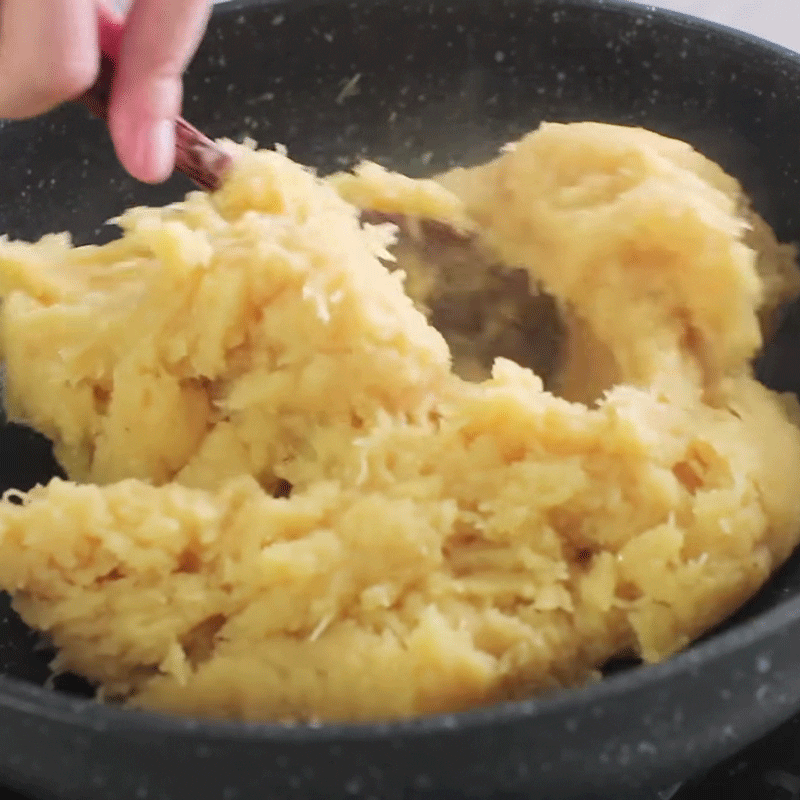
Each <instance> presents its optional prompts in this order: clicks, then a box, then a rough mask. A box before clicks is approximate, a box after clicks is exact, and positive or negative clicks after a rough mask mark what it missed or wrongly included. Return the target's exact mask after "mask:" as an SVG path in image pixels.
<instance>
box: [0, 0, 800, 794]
mask: <svg viewBox="0 0 800 800" xmlns="http://www.w3.org/2000/svg"><path fill="white" fill-rule="evenodd" d="M346 85H349V87H350V91H348V92H342V89H343V88H344V87H345V86H346ZM799 104H800V58H798V57H797V56H795V55H792V54H791V53H789V52H787V51H784V50H781V49H779V48H776V47H773V46H770V45H768V44H766V43H764V42H761V41H758V40H755V39H752V38H748V37H746V36H743V35H740V34H736V33H734V32H732V31H728V30H725V29H722V28H718V27H714V26H711V25H707V24H704V23H700V22H698V21H697V20H693V19H689V18H686V17H682V16H678V15H674V14H670V13H666V12H656V11H654V10H653V9H648V8H645V7H641V6H635V5H630V4H627V3H615V2H601V1H600V0H594V1H593V0H491V2H489V1H488V0H487V1H486V2H483V1H482V0H459V2H457V3H455V2H454V3H453V4H452V5H447V4H446V3H444V2H440V3H435V4H432V3H429V2H423V1H422V0H408V2H406V3H405V4H401V3H400V2H391V1H390V0H369V1H368V0H355V2H345V0H278V2H233V3H227V4H223V5H222V6H220V7H219V8H217V10H216V11H215V13H214V15H213V18H212V20H211V24H210V29H209V33H208V36H207V38H206V40H205V42H204V44H203V46H202V48H201V50H200V53H199V55H198V56H197V58H196V60H195V62H194V64H193V66H192V67H191V69H190V71H189V75H188V77H187V84H186V104H185V114H186V117H187V118H188V119H190V120H191V121H193V122H194V123H196V124H197V125H198V126H200V127H201V128H202V129H204V130H205V131H207V132H208V133H209V134H210V135H212V136H219V135H230V136H233V137H239V136H241V135H244V134H247V135H250V136H253V137H254V138H256V139H258V140H259V141H260V142H261V143H262V144H263V145H265V146H271V145H273V144H274V143H276V142H279V143H282V144H285V145H287V146H288V148H289V150H290V152H291V154H292V155H293V156H294V157H295V158H296V159H297V160H299V161H303V162H306V163H308V164H311V165H314V166H315V167H318V168H320V169H322V170H332V169H335V168H341V167H343V166H345V165H347V164H349V163H350V162H351V161H352V159H353V158H354V157H365V156H366V157H369V158H372V159H375V160H377V161H379V162H380V163H383V164H386V165H389V166H395V167H399V168H402V169H403V170H405V171H407V172H409V173H411V174H416V175H419V174H423V173H425V172H431V171H434V170H437V169H441V168H444V167H448V166H450V165H452V164H456V163H458V164H470V163H474V162H476V161H479V160H482V159H486V158H488V157H490V156H492V155H493V154H494V153H495V151H496V148H497V146H498V145H500V144H502V143H504V142H505V141H507V140H509V139H513V138H515V137H517V136H519V135H521V134H522V133H524V132H526V131H528V130H530V129H532V128H534V127H535V126H536V125H537V124H538V123H539V122H540V121H542V120H560V121H568V120H582V119H599V120H604V121H608V122H614V123H621V124H629V125H644V126H647V127H649V128H652V129H654V130H657V131H660V132H662V133H665V134H668V135H672V136H678V137H680V138H683V139H686V140H688V141H690V142H692V143H693V144H694V145H695V146H696V147H698V148H699V149H700V150H701V151H702V152H704V153H705V154H707V155H708V156H710V157H711V158H713V159H715V160H717V161H718V162H720V163H721V164H722V165H723V167H725V169H727V170H728V171H730V172H732V173H733V174H735V175H736V176H738V177H739V178H740V180H742V182H743V183H744V185H745V187H746V189H747V190H748V191H749V192H750V194H751V195H752V197H753V198H754V201H755V205H756V207H757V209H758V210H759V211H760V213H761V214H763V215H764V216H765V217H766V219H767V220H768V221H769V222H770V223H771V224H772V225H773V226H774V227H775V228H776V229H777V232H778V234H779V236H780V237H781V239H783V240H793V239H800V112H799V111H798V109H799V108H800V105H799ZM0 164H2V167H3V177H2V183H0V229H2V231H5V232H7V233H9V234H10V235H11V236H13V237H26V238H31V237H36V236H38V235H41V234H43V233H45V232H47V231H52V230H71V231H73V233H74V234H75V238H76V239H77V240H78V241H81V242H85V241H98V240H101V239H103V238H109V237H110V236H113V235H114V232H113V230H112V229H109V228H107V227H103V225H102V223H103V221H104V220H105V219H107V218H109V217H111V216H112V215H114V214H116V213H118V212H120V211H121V210H123V209H124V208H125V207H127V206H130V205H132V204H135V203H163V202H165V201H169V200H174V199H176V198H177V197H178V196H180V195H181V194H182V193H183V192H184V191H185V190H186V189H188V188H189V185H188V182H184V179H181V178H175V179H173V180H172V181H171V182H169V183H168V184H166V185H164V186H160V187H145V186H141V185H137V184H136V183H135V182H133V181H132V180H130V179H128V178H127V177H125V176H124V174H123V173H122V171H121V169H120V168H119V167H118V166H117V164H116V163H115V160H114V157H113V154H112V150H111V147H110V145H109V143H108V138H107V134H106V132H105V131H104V129H103V127H102V125H101V124H100V123H98V122H96V121H93V120H90V119H89V118H88V117H87V115H86V114H85V113H83V112H82V111H81V110H80V109H75V108H64V109H61V110H59V111H57V112H55V113H53V114H52V115H50V116H49V117H48V118H46V119H40V120H36V121H32V122H26V123H21V124H6V125H2V123H0ZM798 320H800V313H798V312H796V311H792V312H790V313H789V314H788V315H787V318H786V321H785V323H784V325H783V327H782V329H781V331H780V332H779V334H778V336H777V338H776V340H775V342H774V343H773V345H772V346H771V347H770V348H768V351H767V352H766V354H765V355H764V357H763V358H762V360H761V363H760V364H759V371H760V376H761V377H762V379H763V380H764V381H765V382H767V383H768V384H770V385H772V386H776V387H780V388H785V389H792V390H797V389H800V368H799V367H800V358H798V357H797V348H796V346H795V344H794V343H795V342H797V341H800V339H799V338H798V337H800V323H798ZM43 391H46V389H45V388H44V387H43ZM57 471H58V466H57V465H56V464H55V463H54V461H53V459H52V454H51V452H50V449H49V446H48V445H47V443H46V442H45V441H44V440H42V439H40V438H39V437H37V436H36V435H34V434H33V433H31V432H30V431H27V430H25V429H23V428H20V427H17V426H14V425H8V424H6V425H3V426H2V428H0V488H2V489H6V488H8V487H11V486H15V487H18V488H22V489H26V488H28V487H29V486H31V485H33V484H34V483H36V482H37V481H42V480H47V479H48V478H49V477H50V476H51V475H53V474H55V473H56V472H57ZM796 478H797V480H798V486H799V488H800V475H798V476H796ZM0 620H3V621H2V623H0V670H2V672H3V673H4V674H3V675H2V677H0V780H2V781H3V782H6V783H9V784H13V785H14V786H15V787H18V788H22V789H23V790H24V791H26V792H28V793H29V794H32V795H36V796H40V797H42V798H56V797H60V798H82V800H100V799H101V798H105V799H107V798H115V799H119V800H147V798H158V799H159V800H190V798H191V800H205V799H206V798H219V800H237V798H243V799H244V800H251V799H252V798H268V799H269V800H281V798H329V799H330V800H339V799H342V800H343V799H344V798H349V799H350V800H353V799H354V798H363V799H364V800H367V798H385V799H386V800H391V799H392V798H398V799H399V798H404V799H406V798H433V797H436V798H457V797H459V798H460V797H464V798H478V797H496V798H509V799H510V798H522V797H537V798H548V800H555V799H557V798H564V799H566V798H581V800H591V799H592V798H603V797H608V798H615V800H621V799H622V798H626V797H635V796H636V795H637V793H638V792H640V791H641V790H643V789H644V788H646V787H654V786H655V787H658V786H666V785H669V784H671V783H674V782H676V781H678V780H681V779H683V778H686V777H688V776H689V775H690V774H691V773H694V772H696V771H698V770H701V769H704V768H706V767H708V766H710V765H711V764H713V763H715V762H718V761H720V760H721V759H723V758H724V757H726V756H728V755H730V754H732V753H734V752H736V751H737V750H739V749H741V748H742V747H744V746H746V745H747V744H749V743H751V742H752V741H755V740H756V739H757V738H759V737H760V736H761V735H763V734H764V733H765V732H767V731H768V730H769V729H771V728H773V727H775V726H777V725H778V724H779V723H781V722H782V721H784V720H785V719H787V718H788V717H790V716H791V715H792V714H793V713H794V711H795V710H796V708H797V707H798V706H800V557H795V558H793V559H792V560H791V561H790V562H789V563H788V564H787V565H786V566H785V567H784V568H783V569H782V570H781V571H780V573H779V574H777V575H776V576H775V577H774V579H773V580H772V581H771V582H770V583H769V585H768V586H767V587H766V588H765V590H764V591H763V592H762V593H761V594H760V595H759V596H758V597H757V598H755V599H754V600H753V601H752V602H751V603H749V604H748V605H747V607H746V608H744V609H742V610H741V611H740V613H738V614H737V615H736V617H735V619H733V620H731V621H730V622H729V623H728V624H727V625H725V626H723V627H722V628H720V629H719V630H717V631H714V632H713V633H712V634H710V635H709V636H708V637H706V638H705V639H704V641H702V642H701V643H699V644H697V645H695V646H693V647H691V648H690V649H688V650H687V651H685V652H683V653H682V654H680V655H678V656H677V657H675V658H673V659H672V660H670V661H669V662H667V663H664V664H661V665H657V666H652V667H647V668H642V667H636V668H631V669H619V668H618V669H617V670H616V671H615V672H614V674H612V675H609V677H607V679H606V680H605V681H603V682H601V683H599V684H597V685H594V686H591V687H588V688H584V689H580V690H576V691H569V692H562V693H559V694H554V695H552V696H548V697H542V698H539V699H535V700H531V701H528V702H517V703H509V704H505V705H499V706H494V707H491V708H486V709H482V710H479V711H474V712H470V713H463V714H456V715H450V716H437V717H429V718H422V719H415V720H411V721H405V722H396V723H387V724H370V725H363V724H362V725H321V726H311V725H297V726H286V725H278V724H260V725H251V724H247V725H245V724H234V723H222V722H207V721H198V720H186V719H175V718H168V717H164V716H159V715H156V714H148V713H141V712H132V711H127V710H124V709H120V708H114V707H105V706H101V705H99V704H97V703H95V702H93V701H92V700H90V699H87V697H86V696H85V694H86V693H85V691H83V689H82V687H81V685H80V682H79V681H77V680H72V681H70V680H68V679H67V680H62V681H61V682H60V684H58V685H59V686H60V688H59V689H58V690H55V691H54V690H52V689H48V688H43V687H42V686H41V685H40V684H42V683H43V682H44V680H45V678H46V677H47V668H46V660H47V655H48V654H47V653H43V652H42V651H41V649H40V648H39V647H38V646H37V645H36V640H35V637H34V636H33V635H32V634H31V633H30V632H29V631H27V630H26V629H25V627H24V626H23V625H22V624H21V623H20V621H19V620H18V619H17V618H16V617H15V616H14V615H13V613H11V612H10V611H9V610H8V606H7V604H6V605H4V606H3V607H2V610H0ZM617 666H618V667H619V666H620V665H617Z"/></svg>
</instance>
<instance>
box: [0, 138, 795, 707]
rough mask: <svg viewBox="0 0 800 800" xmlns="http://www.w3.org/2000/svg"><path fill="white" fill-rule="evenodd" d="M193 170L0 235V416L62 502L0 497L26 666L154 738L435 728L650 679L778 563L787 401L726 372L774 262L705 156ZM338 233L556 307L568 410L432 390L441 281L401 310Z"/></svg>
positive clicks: (780, 292) (739, 351) (562, 151)
mask: <svg viewBox="0 0 800 800" xmlns="http://www.w3.org/2000/svg"><path fill="white" fill-rule="evenodd" d="M226 147H228V148H229V149H230V150H231V151H232V152H233V154H234V155H235V159H236V162H237V167H236V168H235V170H234V171H233V173H232V174H231V176H230V177H229V179H228V180H227V182H226V183H225V185H224V186H223V187H222V189H221V190H220V191H219V192H217V193H216V194H214V195H204V194H200V193H194V194H191V195H189V196H188V197H187V198H186V200H185V201H184V202H182V203H178V204H175V205H172V206H169V207H166V208H162V209H133V210H131V211H129V212H127V213H126V214H125V215H123V217H122V218H121V219H120V220H119V223H120V225H121V227H122V229H123V236H122V238H121V239H119V240H117V241H115V242H113V243H110V244H107V245H103V246H101V247H80V248H74V247H72V246H71V245H70V242H69V239H68V237H66V236H50V237H45V238H44V239H43V240H41V241H40V242H38V243H35V244H25V243H19V242H7V241H5V242H3V243H2V244H0V292H2V295H3V298H4V299H3V304H2V308H1V309H0V341H1V342H2V356H3V358H4V360H5V363H6V386H5V391H6V397H5V402H6V407H7V409H8V411H9V413H10V415H11V416H12V417H14V418H16V419H19V420H23V421H25V422H27V423H29V424H31V425H33V426H34V427H36V428H37V429H39V430H40V431H42V432H44V433H45V434H46V435H48V436H49V437H51V438H52V440H53V441H54V444H55V447H56V453H57V455H58V457H59V459H60V461H61V463H62V464H64V466H65V467H66V469H67V471H68V473H69V475H70V479H71V480H70V481H62V480H58V479H56V480H53V481H52V482H51V483H50V484H49V485H47V486H43V487H37V488H36V489H34V490H32V491H31V492H29V493H27V494H24V495H21V494H19V493H13V494H12V495H11V496H8V497H7V498H6V499H5V501H4V502H3V503H2V504H0V586H2V587H4V588H5V589H7V590H8V591H10V592H12V593H13V595H14V603H15V607H16V609H17V610H18V611H19V613H20V614H21V615H22V617H23V619H24V620H25V621H26V622H27V623H28V624H29V625H31V626H32V627H34V628H36V629H38V630H41V631H43V632H46V633H47V634H48V635H49V636H50V638H51V639H52V641H53V642H54V643H55V644H56V645H57V647H58V648H59V654H58V657H57V662H56V668H57V669H70V670H74V671H77V672H80V673H82V674H84V675H86V676H87V677H89V678H90V679H91V680H93V681H96V682H97V683H98V684H99V685H100V686H101V693H102V695H103V696H104V697H106V698H114V699H119V700H122V701H124V702H125V703H127V704H129V705H131V706H137V707H146V708H152V709H160V710H164V711H168V712H173V713H178V714H192V715H200V716H211V717H227V718H236V719H248V720H262V719H320V718H321V719H336V720H365V719H390V718H396V717H405V716H410V715H417V714H425V713H432V712H437V711H457V710H460V709H465V708H469V707H474V706H476V705H481V704H486V703H490V702H494V701H497V700H500V699H505V698H514V697H522V696H529V695H532V694H535V693H539V692H544V691H548V690H552V689H556V688H559V687H565V686H572V685H576V684H580V683H582V682H585V681H587V680H592V679H594V678H595V677H596V676H597V669H598V667H599V666H600V665H601V664H602V663H603V662H604V661H605V660H607V659H608V658H609V657H612V656H614V655H616V654H619V653H622V652H633V653H637V654H640V655H641V656H642V657H643V658H644V659H646V660H648V661H657V660H659V659H663V658H665V657H667V656H669V655H670V654H672V653H674V652H675V651H676V650H678V649H679V648H681V647H683V646H685V645H686V644H687V643H689V642H690V641H691V640H692V639H693V638H695V637H696V636H697V635H699V634H700V633H702V632H703V631H705V630H707V629H708V628H709V627H710V626H712V625H714V624H715V623H717V622H719V621H720V620H722V619H723V618H725V617H726V616H727V615H728V614H730V613H731V612H732V611H733V610H734V609H736V608H737V607H738V606H739V605H740V604H741V603H742V602H743V601H744V600H746V599H747V598H748V597H750V596H751V595H752V594H753V593H754V592H755V591H756V590H757V589H758V588H759V587H760V586H761V585H762V584H763V582H764V581H765V580H766V579H767V577H768V576H769V575H770V573H771V572H772V571H773V570H774V569H775V568H776V566H777V565H779V564H780V563H781V562H783V561H784V560H785V559H786V558H787V557H788V555H789V554H790V552H791V551H792V549H793V548H794V546H795V545H796V544H797V542H798V540H799V539H800V492H798V491H797V478H798V476H800V429H799V428H798V421H799V420H800V411H798V407H797V403H796V402H795V400H794V398H789V397H783V396H779V395H777V394H775V393H772V392H770V391H768V390H767V389H765V388H764V387H762V386H761V385H760V384H758V383H757V382H756V381H755V380H754V379H753V378H752V376H751V372H750V368H749V362H750V359H751V358H752V357H753V356H754V354H755V353H756V352H757V350H758V348H759V347H760V344H761V335H762V334H761V328H762V327H764V328H766V327H767V326H768V324H769V320H771V319H772V316H773V312H774V311H775V308H776V307H777V305H778V304H779V303H780V302H781V301H783V300H785V299H788V298H791V297H792V296H793V295H794V294H795V293H796V291H797V285H796V279H795V278H794V273H793V272H792V271H791V270H790V269H789V268H788V267H787V265H788V264H790V263H791V262H792V261H793V257H794V253H793V250H791V249H790V248H786V247H785V246H782V245H779V244H778V243H777V242H776V241H775V239H774V236H773V235H772V232H771V231H770V230H769V229H768V227H767V226H766V225H765V224H763V223H761V222H760V221H758V224H757V225H755V226H753V225H749V224H748V218H749V219H756V218H754V217H753V216H752V214H751V212H749V211H747V210H746V203H745V201H744V198H743V196H742V193H741V189H740V188H739V186H738V184H736V182H735V181H734V180H733V179H731V178H729V177H728V176H726V175H724V173H722V172H721V170H719V169H718V168H717V167H716V166H714V165H713V164H711V163H710V162H708V161H707V160H706V159H704V158H703V157H702V156H700V155H699V154H697V153H695V152H694V151H693V150H691V148H689V147H688V146H687V145H684V144H681V143H679V142H674V141H671V140H667V139H664V138H662V137H660V136H657V135H656V134H652V133H649V132H647V131H642V130H635V129H622V128H614V127H611V126H605V125H597V124H590V123H586V124H575V125H546V126H543V127H542V128H540V129H539V130H538V131H536V132H534V133H532V134H530V135H529V136H527V137H525V138H524V139H523V140H522V141H520V142H519V143H517V145H516V146H515V147H512V148H508V149H507V151H506V152H504V153H503V155H501V156H500V157H499V158H498V159H497V160H495V161H494V162H492V163H490V164H488V165H484V166H482V167H478V168H474V169H471V170H466V171H456V172H454V173H450V174H448V175H446V176H442V177H441V178H440V179H439V180H438V181H437V182H421V181H412V180H410V179H407V178H404V177H403V176H398V175H394V174H392V173H387V172H385V171H382V170H380V169H379V168H377V167H375V166H374V165H367V166H365V167H364V168H363V169H362V170H360V171H357V172H356V173H355V174H353V175H350V176H342V175H337V176H333V177H331V178H330V179H328V180H324V179H320V178H318V177H316V176H315V175H313V174H312V173H311V172H309V171H307V170H305V169H303V168H302V167H300V166H298V165H297V164H295V163H293V162H292V161H290V160H289V159H288V158H287V157H286V156H284V155H282V154H280V153H274V152H267V151H252V150H249V149H247V148H243V147H239V146H236V145H233V144H230V143H228V144H226ZM362 208H372V209H377V210H379V211H380V212H382V213H384V214H394V213H402V214H406V215H408V216H409V217H410V218H414V217H418V216H424V217H426V218H428V219H432V220H436V221H438V222H439V223H445V224H450V225H451V226H452V227H453V228H454V229H455V230H457V232H458V235H459V236H466V237H470V241H471V242H472V243H473V246H474V247H475V248H476V252H479V251H480V253H481V254H482V258H476V260H475V262H474V263H475V264H477V265H486V264H487V263H488V264H498V263H503V264H505V265H506V266H507V267H508V269H509V270H510V271H511V273H512V274H517V275H519V273H520V271H522V272H523V273H524V274H527V275H528V277H529V281H528V284H529V286H530V287H536V288H532V289H531V291H532V292H534V293H536V292H539V291H540V290H541V291H543V292H545V293H547V295H548V296H549V297H551V298H555V300H554V301H553V303H554V305H553V307H556V304H557V307H558V308H559V309H560V311H559V319H560V324H561V325H562V339H563V341H562V342H561V344H560V348H561V350H560V352H561V356H560V363H559V367H558V369H557V370H556V371H555V372H556V373H557V374H554V377H553V380H554V385H559V386H560V387H561V388H560V389H559V391H560V392H562V393H563V394H564V395H572V396H574V397H576V398H579V399H583V400H585V402H584V403H581V402H574V401H572V400H568V399H566V398H565V397H559V396H556V395H555V394H552V393H550V392H548V391H546V390H545V388H544V385H543V382H542V379H541V378H540V377H539V376H537V375H536V374H534V372H533V371H532V370H530V369H527V368H526V367H524V366H521V365H520V364H518V363H514V362H513V361H511V360H508V359H498V360H496V361H495V363H494V365H493V366H492V367H491V374H490V375H489V376H488V377H485V376H483V375H479V374H477V372H479V371H480V370H478V369H477V368H476V370H473V373H475V374H472V375H471V376H470V377H472V378H473V380H472V381H469V380H466V379H464V377H461V376H459V375H457V374H456V373H455V372H454V371H453V369H452V366H451V354H450V350H449V348H448V344H447V341H446V340H445V338H443V336H442V335H441V334H440V333H439V332H437V330H435V329H434V327H433V326H432V325H431V324H429V321H428V319H427V318H426V314H428V315H430V314H431V310H430V306H431V298H432V297H438V296H441V295H443V294H444V293H446V287H445V288H442V285H441V284H442V281H443V280H444V282H445V283H446V282H447V275H448V273H447V271H446V270H445V271H444V272H442V273H441V274H438V275H437V273H436V269H435V259H432V260H431V262H432V263H429V264H428V265H427V267H425V269H427V270H428V273H427V274H425V273H424V270H423V269H422V268H421V267H420V262H419V260H417V261H415V262H414V265H415V266H414V265H412V264H411V262H409V263H408V266H409V271H413V270H411V267H412V266H414V268H415V269H416V272H415V273H414V275H412V279H409V281H408V287H407V288H408V291H409V292H410V293H411V294H413V295H414V299H413V300H412V298H411V297H409V294H408V293H407V292H406V291H405V289H404V283H403V279H404V273H403V270H402V269H397V268H396V267H397V266H399V267H403V263H402V262H401V263H400V264H399V265H392V259H393V257H394V256H393V255H392V253H393V247H394V240H395V236H396V229H395V227H394V226H393V225H390V224H367V223H364V222H363V220H362V218H361V216H360V211H361V209H362ZM475 268H476V269H480V268H482V267H480V266H478V267H475ZM464 269H465V270H467V269H468V266H465V267H464ZM501 277H502V276H500V277H498V278H497V281H500V282H501V283H502V281H501ZM461 278H462V279H463V280H462V284H461V285H463V286H464V287H467V288H466V289H465V290H464V291H466V292H467V293H473V294H474V292H473V289H474V285H473V282H472V280H471V279H470V278H469V277H468V276H466V275H462V276H461ZM493 280H494V279H493ZM437 281H438V284H437ZM437 285H438V286H439V288H438V289H437V288H436V287H437ZM513 285H514V287H515V288H514V292H515V293H516V295H515V302H516V303H517V306H513V304H512V306H513V307H514V308H517V307H521V306H520V305H519V303H520V302H521V301H520V300H519V294H520V292H521V289H520V282H519V280H516V281H514V282H513ZM415 287H416V288H415ZM522 288H523V289H524V288H525V285H524V283H523V284H522ZM495 299H496V298H495ZM415 301H416V302H415ZM497 307H511V306H503V303H502V302H500V301H499V300H498V301H497ZM548 313H549V312H548ZM512 316H513V313H512ZM759 321H761V326H760V325H759ZM512 322H513V320H512ZM534 327H535V326H534ZM485 330H488V328H487V326H486V325H484V326H483V327H480V326H479V329H476V338H477V339H478V340H481V341H479V342H478V343H477V344H476V345H475V352H474V353H473V355H475V354H476V353H477V354H478V355H479V356H480V359H478V360H481V359H483V360H484V361H485V357H486V353H487V352H488V350H487V348H486V347H485V346H484V345H485V341H483V337H484V333H483V331H485ZM564 331H566V334H564ZM490 333H492V335H494V334H496V330H492V331H490ZM486 335H489V334H486ZM448 338H450V337H448ZM468 338H469V337H464V336H462V337H461V339H459V340H458V341H459V342H461V345H462V346H464V347H466V345H464V342H465V341H467V339H468ZM592 354H594V356H595V362H596V364H597V365H598V368H597V369H594V370H589V371H587V370H586V369H585V368H581V367H580V364H581V361H580V359H581V358H583V359H584V364H588V363H592ZM468 356H469V354H467V355H465V358H466V357H468ZM475 357H476V358H477V356H475ZM476 363H477V362H476ZM464 371H465V372H468V371H469V370H468V369H466V368H465V370H464ZM20 500H21V501H22V502H21V504H20V503H19V501H20Z"/></svg>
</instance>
